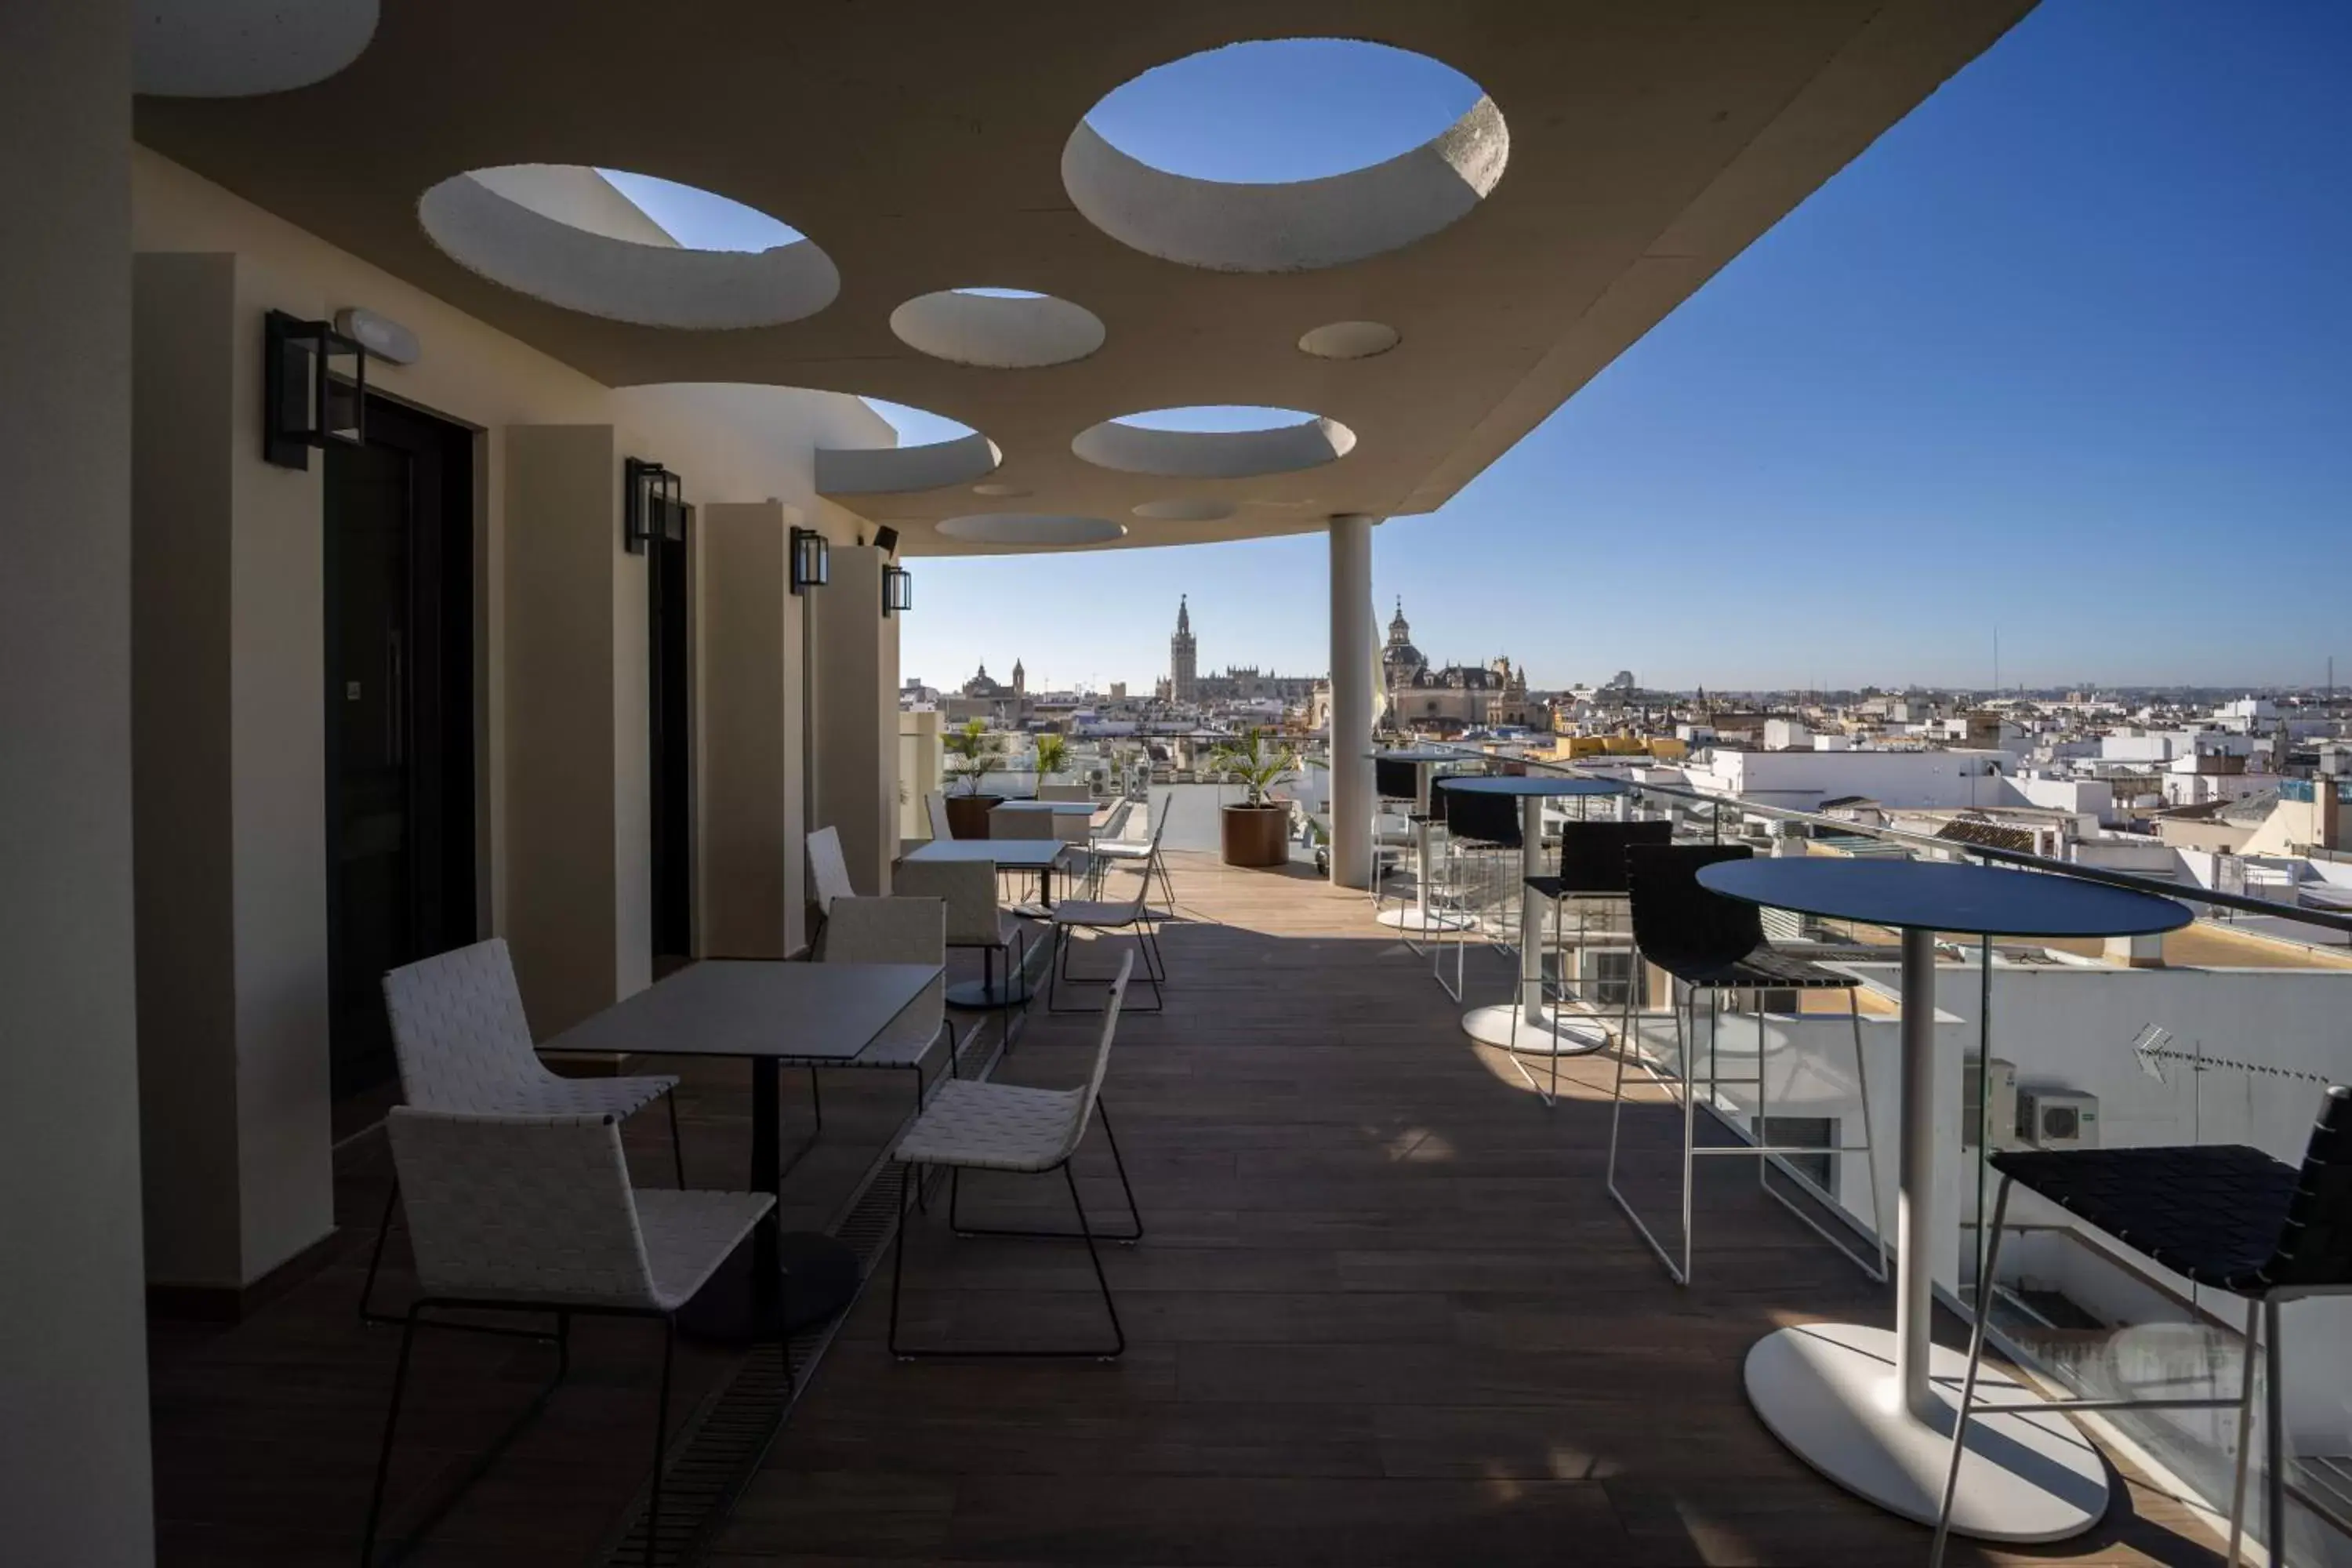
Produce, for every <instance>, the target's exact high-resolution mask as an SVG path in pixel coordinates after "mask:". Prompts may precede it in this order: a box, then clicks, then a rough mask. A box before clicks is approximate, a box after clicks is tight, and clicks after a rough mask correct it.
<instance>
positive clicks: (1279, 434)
mask: <svg viewBox="0 0 2352 1568" xmlns="http://www.w3.org/2000/svg"><path fill="white" fill-rule="evenodd" d="M1355 445H1356V433H1355V432H1354V431H1353V430H1350V429H1349V428H1348V427H1347V426H1345V425H1342V424H1340V423H1339V421H1338V420H1336V419H1326V418H1324V417H1322V416H1319V415H1315V414H1304V413H1301V412H1299V411H1298V410H1297V409H1291V408H1251V407H1234V406H1203V407H1190V408H1154V409H1150V410H1147V411H1145V412H1143V413H1139V414H1124V415H1121V416H1119V417H1118V418H1116V419H1106V420H1104V421H1103V422H1102V423H1101V424H1099V425H1096V426H1090V427H1089V428H1087V429H1085V430H1081V431H1080V432H1078V434H1077V436H1076V438H1075V439H1073V440H1072V441H1071V442H1070V450H1071V451H1072V452H1075V453H1076V454H1077V456H1079V457H1080V458H1085V459H1086V460H1087V462H1089V463H1092V464H1094V465H1095V466H1096V467H1097V468H1115V469H1117V470H1118V471H1119V472H1121V473H1128V474H1150V475H1154V476H1156V477H1159V478H1161V479H1256V478H1258V477H1260V476H1262V475H1266V474H1289V473H1296V472H1297V471H1298V470H1299V469H1301V468H1317V467H1319V466H1320V465H1322V464H1325V463H1328V462H1334V461H1336V460H1338V459H1339V458H1343V457H1346V456H1347V455H1348V453H1349V452H1350V451H1352V450H1354V448H1355Z"/></svg>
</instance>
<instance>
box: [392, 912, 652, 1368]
mask: <svg viewBox="0 0 2352 1568" xmlns="http://www.w3.org/2000/svg"><path fill="white" fill-rule="evenodd" d="M383 1008H384V1013H385V1016H387V1017H388V1018H389V1019H390V1021H391V1024H392V1054H393V1059H394V1062H395V1063H396V1064H397V1065H398V1067H399V1069H400V1098H401V1102H402V1103H403V1104H404V1105H406V1106H408V1107H410V1108H411V1109H413V1110H446V1111H456V1112H464V1113H471V1114H482V1115H505V1116H612V1117H615V1118H620V1117H627V1116H630V1115H633V1114H635V1112H636V1111H638V1110H642V1109H643V1108H644V1107H646V1106H647V1105H650V1104H652V1103H653V1102H654V1101H655V1100H665V1101H667V1105H668V1108H669V1148H670V1165H671V1168H672V1170H673V1171H674V1172H675V1173H677V1184H678V1185H679V1186H681V1187H683V1186H685V1185H686V1148H685V1145H684V1144H683V1143H682V1142H680V1141H679V1139H678V1134H677V1096H676V1095H675V1094H674V1093H672V1092H671V1091H672V1090H674V1089H677V1077H676V1076H675V1075H673V1074H668V1073H653V1074H644V1075H640V1076H634V1077H628V1078H565V1077H563V1076H562V1075H561V1074H559V1073H554V1072H551V1071H549V1070H548V1067H547V1064H546V1063H545V1062H543V1061H541V1060H540V1058H539V1052H538V1051H537V1050H536V1049H535V1048H534V1047H532V1044H531V1036H530V1021H529V1020H528V1019H526V1018H525V1017H524V1016H523V1008H522V992H521V989H520V987H519V986H517V985H516V984H515V974H514V960H513V957H512V955H511V954H510V953H509V952H508V951H507V943H506V939H505V938H504V937H492V938H490V939H489V940H488V941H487V942H475V943H473V944H472V945H470V946H467V947H460V948H457V949H454V950H452V951H450V952H442V953H436V954H435V955H434V956H432V957H431V958H423V959H419V960H417V961H416V962H415V963H408V964H403V965H402V966H401V967H400V968H398V969H395V970H394V971H392V972H391V973H388V974H386V975H385V976H384V977H383ZM399 1202H400V1183H399V1180H398V1178H397V1176H395V1177H394V1181H393V1184H392V1191H391V1192H389V1193H388V1194H385V1195H384V1201H383V1216H382V1217H381V1218H380V1219H379V1220H378V1221H377V1223H376V1232H375V1248H374V1250H373V1252H372V1253H371V1254H370V1255H369V1257H368V1269H367V1281H366V1283H365V1284H364V1285H362V1287H361V1289H360V1317H361V1318H362V1320H364V1321H368V1322H379V1323H381V1322H395V1321H398V1320H397V1319H395V1318H394V1317H392V1316H390V1315H389V1314H385V1313H379V1312H377V1311H376V1310H374V1305H373V1302H374V1297H375V1280H376V1274H377V1272H378V1271H379V1270H380V1269H381V1268H382V1267H383V1246H384V1239H385V1237H387V1236H389V1235H390V1234H391V1230H392V1211H393V1209H394V1206H395V1205H397V1204H398V1203H399Z"/></svg>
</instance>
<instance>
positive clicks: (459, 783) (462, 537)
mask: <svg viewBox="0 0 2352 1568" xmlns="http://www.w3.org/2000/svg"><path fill="white" fill-rule="evenodd" d="M473 453H474V442H473V436H472V433H471V432H469V431H467V430H465V429H464V428H462V427H460V426H455V425H451V424H448V423H446V421H443V420H439V419H435V418H432V417H430V416H426V415H422V414H419V413H417V412H415V410H413V409H409V408H406V407H404V406H402V405H398V404H394V403H389V402H386V401H384V400H383V399H382V398H377V397H371V398H369V399H368V409H367V444H366V445H365V446H364V447H340V446H337V447H328V448H327V450H326V507H325V512H326V516H325V528H326V540H325V546H326V548H325V554H326V595H327V604H326V634H327V648H326V654H327V659H326V664H327V671H326V673H327V688H326V699H327V726H326V729H327V758H326V762H327V769H326V772H327V801H326V809H327V966H328V973H329V984H330V986H331V1009H332V1011H331V1050H330V1061H331V1080H332V1088H333V1092H334V1094H335V1096H336V1097H337V1098H338V1099H341V1098H343V1097H345V1096H348V1095H352V1094H358V1093H361V1092H362V1091H364V1090H366V1089H372V1088H373V1087H375V1086H376V1085H378V1084H380V1083H382V1082H383V1081H384V1080H385V1079H389V1078H390V1077H392V1076H393V1070H394V1068H393V1059H392V1038H391V1033H390V1029H389V1026H387V1024H386V1022H385V1019H384V1013H383V993H382V990H381V982H382V980H383V973H384V972H385V971H386V970H388V969H394V968H397V967H398V966H400V965H401V964H404V963H410V962H411V961H413V960H415V959H418V958H422V957H425V956H426V955H428V954H431V953H435V952H443V951H446V949H448V948H451V947H457V946H461V945H463V944H464V943H466V942H471V941H472V940H474V935H475V924H476V922H475V910H474V700H473V681H474V660H473V489H474V486H473Z"/></svg>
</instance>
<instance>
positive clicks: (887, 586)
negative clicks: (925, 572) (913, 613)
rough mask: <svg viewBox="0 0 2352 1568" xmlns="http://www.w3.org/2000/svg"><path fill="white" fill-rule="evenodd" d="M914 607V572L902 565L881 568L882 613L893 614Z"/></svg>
mask: <svg viewBox="0 0 2352 1568" xmlns="http://www.w3.org/2000/svg"><path fill="white" fill-rule="evenodd" d="M914 607H915V574H913V573H912V572H909V571H908V570H907V569H906V568H905V567H904V566H885V567H884V568H882V613H883V614H884V615H886V616H888V615H895V614H897V613H898V612H899V611H901V610H911V609H913V608H914Z"/></svg>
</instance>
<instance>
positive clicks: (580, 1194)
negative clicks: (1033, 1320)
mask: <svg viewBox="0 0 2352 1568" xmlns="http://www.w3.org/2000/svg"><path fill="white" fill-rule="evenodd" d="M384 1128H385V1132H386V1134H387V1136H388V1137H389V1138H390V1140H391V1143H392V1160H393V1167H394V1170H395V1171H396V1172H397V1173H398V1175H399V1179H400V1184H401V1186H402V1188H403V1189H404V1191H405V1192H406V1193H407V1194H408V1226H409V1233H410V1235H411V1236H412V1237H414V1238H415V1246H416V1278H417V1284H418V1287H419V1293H418V1296H417V1299H416V1300H415V1301H413V1302H411V1303H410V1304H409V1308H408V1311H407V1313H406V1315H405V1316H404V1318H403V1319H402V1325H403V1326H402V1331H401V1336H400V1360H399V1363H398V1364H397V1366H396V1367H395V1369H394V1373H393V1379H392V1400H391V1404H390V1405H389V1406H388V1408H387V1409H386V1411H385V1413H384V1418H383V1446H382V1447H381V1448H380V1449H379V1451H378V1453H377V1456H376V1468H375V1487H374V1489H373V1492H372V1493H371V1494H370V1495H369V1499H368V1511H367V1529H366V1533H365V1535H364V1536H363V1537H362V1546H361V1554H360V1561H361V1563H362V1565H368V1564H373V1563H374V1561H375V1540H376V1531H377V1527H378V1526H379V1524H380V1523H381V1522H382V1520H383V1492H384V1480H385V1478H386V1477H387V1475H388V1474H389V1473H390V1470H391V1468H392V1450H393V1438H394V1434H395V1432H396V1431H397V1429H398V1426H399V1424H400V1405H401V1398H402V1395H403V1394H404V1393H405V1392H406V1390H407V1386H408V1369H409V1361H410V1352H411V1351H412V1349H413V1348H414V1346H415V1339H416V1331H417V1330H418V1329H419V1328H421V1327H434V1328H463V1327H469V1326H471V1325H468V1324H465V1323H461V1322H456V1321H449V1320H447V1319H446V1318H438V1317H427V1316H426V1315H425V1314H426V1313H427V1311H428V1310H430V1311H435V1312H441V1311H454V1310H463V1311H466V1312H468V1313H473V1312H479V1311H484V1310H488V1311H501V1312H532V1313H542V1312H552V1313H553V1314H555V1332H554V1334H553V1336H551V1337H552V1339H553V1341H554V1343H555V1347H556V1371H555V1376H554V1378H553V1379H552V1380H551V1381H550V1382H549V1383H548V1384H547V1385H546V1386H545V1387H544V1388H543V1389H542V1390H541V1393H540V1394H539V1397H538V1399H537V1400H536V1401H534V1403H533V1404H532V1405H531V1406H530V1408H529V1409H528V1410H527V1411H526V1412H525V1413H524V1415H523V1420H525V1421H527V1420H529V1419H530V1416H532V1415H536V1414H537V1413H538V1410H539V1409H540V1407H541V1405H543V1404H544V1403H545V1401H546V1399H547V1397H548V1396H549V1395H550V1394H553V1393H554V1391H555V1388H556V1385H557V1384H560V1383H562V1380H563V1378H564V1376H565V1374H566V1373H569V1372H570V1371H571V1367H572V1342H571V1330H572V1319H573V1318H574V1317H576V1316H600V1317H635V1318H656V1319H658V1320H660V1321H661V1323H662V1372H661V1393H660V1394H659V1396H658V1399H657V1402H656V1407H655V1418H654V1468H653V1479H652V1481H651V1484H650V1489H649V1491H650V1497H651V1501H650V1502H649V1503H648V1505H647V1508H646V1563H647V1564H648V1565H650V1564H651V1563H653V1562H654V1560H655V1543H656V1542H657V1541H658V1540H659V1539H660V1536H661V1530H660V1524H661V1486H662V1471H663V1469H664V1468H665V1467H666V1465H667V1459H668V1444H669V1394H670V1373H671V1364H672V1362H673V1361H674V1359H675V1355H676V1351H677V1310H678V1309H679V1308H680V1307H683V1306H684V1305H686V1303H687V1302H688V1301H689V1300H692V1299H693V1297H694V1294H695V1292H696V1291H698V1290H699V1289H701V1288H702V1286H703V1285H704V1283H705V1282H707V1281H708V1280H709V1278H710V1276H711V1275H712V1274H713V1273H715V1272H716V1271H717V1270H718V1268H719V1265H720V1264H722V1263H724V1262H725V1261H726V1260H727V1258H728V1256H729V1254H730V1253H732V1252H733V1251H734V1250H735V1248H736V1247H739V1246H740V1245H741V1244H742V1242H743V1240H744V1238H745V1237H748V1236H750V1235H751V1228H752V1226H756V1225H757V1224H759V1223H760V1220H761V1217H762V1216H763V1215H766V1214H767V1212H768V1211H769V1209H770V1208H772V1207H773V1206H774V1204H775V1199H773V1198H772V1197H771V1196H769V1195H768V1194H765V1193H696V1192H672V1191H669V1190H667V1189H666V1188H654V1189H647V1190H643V1191H640V1190H637V1189H634V1188H632V1187H631V1186H630V1185H629V1166H628V1162H627V1160H626V1158H625V1156H624V1155H623V1153H622V1152H621V1129H620V1123H619V1121H618V1120H617V1119H616V1118H614V1117H612V1116H609V1115H584V1116H563V1115H558V1116H534V1115H473V1114H466V1113H462V1112H457V1111H449V1110H415V1109H411V1108H409V1107H406V1106H399V1107H395V1108H394V1110H393V1111H392V1113H391V1115H390V1116H389V1117H388V1118H387V1119H386V1121H385V1123H384ZM786 1368H787V1370H786V1373H785V1375H786V1377H787V1378H788V1379H789V1377H790V1375H791V1373H790V1370H789V1368H790V1361H789V1358H787V1360H786ZM520 1424H521V1423H520V1422H518V1423H517V1424H516V1426H510V1427H509V1429H508V1431H507V1433H506V1435H505V1436H501V1437H500V1438H499V1440H498V1442H497V1443H496V1444H494V1445H493V1446H492V1447H491V1449H490V1451H489V1453H488V1455H487V1456H485V1457H484V1458H483V1459H482V1460H480V1461H479V1462H478V1464H477V1465H476V1466H475V1467H474V1468H473V1469H472V1470H471V1472H470V1473H469V1475H468V1477H467V1480H468V1481H470V1480H471V1479H473V1478H475V1477H478V1476H479V1475H480V1474H482V1473H483V1471H484V1470H485V1469H487V1468H488V1465H489V1464H490V1462H491V1461H492V1460H495V1459H496V1458H497V1457H498V1455H499V1452H500V1451H502V1450H503V1449H504V1447H505V1446H506V1444H507V1442H508V1441H509V1439H511V1438H512V1437H513V1436H515V1435H516V1433H517V1432H518V1431H519V1429H520ZM459 1484H460V1485H461V1486H463V1485H465V1484H467V1483H466V1482H461V1483H459ZM443 1507H444V1509H446V1503H445V1504H444V1505H443ZM441 1511H442V1510H434V1511H433V1513H432V1514H431V1515H430V1517H432V1518H435V1519H437V1518H438V1517H439V1516H440V1512H441ZM403 1550H404V1549H403ZM395 1555H397V1553H395Z"/></svg>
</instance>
